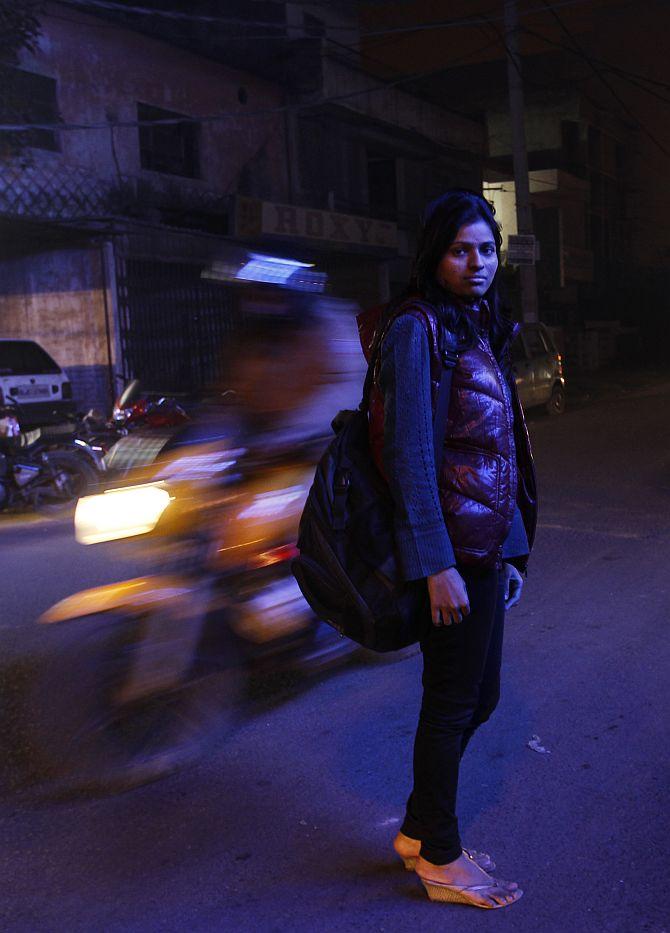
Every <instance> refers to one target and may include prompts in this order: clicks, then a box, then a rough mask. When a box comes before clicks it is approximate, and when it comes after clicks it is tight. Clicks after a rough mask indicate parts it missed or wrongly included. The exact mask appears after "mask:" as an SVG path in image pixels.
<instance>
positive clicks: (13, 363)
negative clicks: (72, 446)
mask: <svg viewBox="0 0 670 933" xmlns="http://www.w3.org/2000/svg"><path fill="white" fill-rule="evenodd" d="M3 399H4V400H7V401H13V402H15V403H17V404H18V405H19V406H20V418H21V427H22V428H24V429H26V428H31V427H37V426H39V425H45V424H57V423H58V422H61V421H67V420H72V419H74V402H73V400H72V384H71V383H70V381H69V379H68V377H67V374H66V373H65V372H64V371H63V370H62V369H61V367H60V366H59V365H58V363H57V362H56V361H55V360H54V359H53V358H52V357H51V356H49V354H48V353H47V352H46V350H44V349H43V348H42V347H41V346H40V345H39V343H37V342H36V341H34V340H14V339H10V338H6V337H5V338H0V402H2V400H3Z"/></svg>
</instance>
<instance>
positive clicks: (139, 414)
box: [112, 379, 188, 433]
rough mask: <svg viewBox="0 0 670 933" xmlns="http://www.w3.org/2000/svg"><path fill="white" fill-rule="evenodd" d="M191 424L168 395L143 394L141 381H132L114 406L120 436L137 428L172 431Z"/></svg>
mask: <svg viewBox="0 0 670 933" xmlns="http://www.w3.org/2000/svg"><path fill="white" fill-rule="evenodd" d="M185 421H188V415H187V414H186V412H185V411H184V409H183V408H182V406H181V405H180V404H179V403H178V402H177V400H176V399H175V398H173V397H171V396H169V395H161V394H160V393H157V392H148V391H143V390H142V386H141V383H140V381H139V379H132V380H131V381H130V382H129V383H128V384H127V385H126V386H125V387H124V389H123V391H122V392H121V394H120V395H119V397H118V398H117V399H116V401H115V402H114V408H113V409H112V424H113V426H114V427H115V428H116V429H117V430H118V431H119V432H120V433H128V431H132V430H134V429H135V428H137V427H140V426H146V427H149V428H169V427H175V426H177V425H180V424H183V423H184V422H185Z"/></svg>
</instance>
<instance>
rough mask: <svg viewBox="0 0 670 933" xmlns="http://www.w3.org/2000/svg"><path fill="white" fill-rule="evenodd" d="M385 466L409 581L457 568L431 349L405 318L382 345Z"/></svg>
mask: <svg viewBox="0 0 670 933" xmlns="http://www.w3.org/2000/svg"><path fill="white" fill-rule="evenodd" d="M380 388H381V390H382V392H383V394H384V453H383V456H384V469H385V471H386V476H387V479H388V482H389V486H390V489H391V494H392V496H393V500H394V504H395V537H396V546H397V549H398V556H399V559H400V566H401V570H402V573H403V576H404V578H405V579H406V580H418V579H421V578H422V577H427V576H429V575H431V574H434V573H438V572H439V571H440V570H445V569H446V568H447V567H453V566H455V564H456V558H455V557H454V550H453V547H452V545H451V541H450V540H449V534H448V532H447V528H446V525H445V523H444V517H443V515H442V508H441V506H440V500H439V497H438V491H437V478H436V468H435V451H434V448H433V424H432V407H431V395H430V350H429V346H428V337H427V335H426V332H425V330H424V328H423V326H422V324H421V322H420V321H417V320H416V318H414V317H412V316H411V315H404V316H402V317H399V318H398V320H397V321H395V322H394V324H393V325H392V326H391V329H390V330H389V333H388V335H387V336H386V338H385V340H384V344H383V346H382V358H381V367H380Z"/></svg>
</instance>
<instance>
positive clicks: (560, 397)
mask: <svg viewBox="0 0 670 933" xmlns="http://www.w3.org/2000/svg"><path fill="white" fill-rule="evenodd" d="M546 408H547V411H548V412H549V414H550V415H562V414H563V412H564V411H565V389H564V388H563V386H554V388H553V389H552V392H551V397H550V399H549V401H548V402H547V405H546Z"/></svg>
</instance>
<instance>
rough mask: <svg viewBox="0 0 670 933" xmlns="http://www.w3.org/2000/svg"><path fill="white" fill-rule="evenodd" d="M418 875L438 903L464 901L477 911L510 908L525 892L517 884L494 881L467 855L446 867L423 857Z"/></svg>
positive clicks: (420, 860)
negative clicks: (508, 906) (509, 905)
mask: <svg viewBox="0 0 670 933" xmlns="http://www.w3.org/2000/svg"><path fill="white" fill-rule="evenodd" d="M416 873H417V875H418V876H419V878H421V880H422V881H423V883H424V885H425V886H426V890H427V891H428V894H429V896H431V898H433V899H434V900H457V899H459V900H463V901H466V902H468V903H471V904H473V905H474V906H476V907H489V908H491V907H506V906H507V905H508V904H512V903H514V901H516V900H518V899H519V898H520V897H521V895H522V894H523V891H522V890H521V889H520V888H519V885H518V884H517V883H516V882H515V881H501V880H499V879H498V878H492V877H491V875H489V874H487V873H486V872H485V871H484V870H483V869H482V868H480V866H479V865H477V863H476V862H474V861H473V860H472V859H471V858H468V857H467V856H466V855H465V854H464V853H463V854H461V855H460V856H459V857H458V858H457V859H456V860H455V861H453V862H448V863H447V864H446V865H433V864H432V862H428V861H426V860H425V859H423V858H421V856H419V857H418V858H417V860H416Z"/></svg>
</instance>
